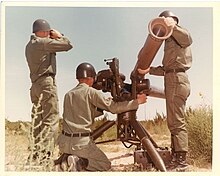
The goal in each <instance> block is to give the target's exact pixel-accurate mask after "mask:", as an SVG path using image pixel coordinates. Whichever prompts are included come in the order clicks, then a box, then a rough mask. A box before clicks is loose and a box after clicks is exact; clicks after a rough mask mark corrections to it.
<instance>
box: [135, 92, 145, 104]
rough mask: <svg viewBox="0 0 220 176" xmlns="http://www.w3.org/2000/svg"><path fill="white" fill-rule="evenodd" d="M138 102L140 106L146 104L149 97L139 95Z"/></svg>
mask: <svg viewBox="0 0 220 176" xmlns="http://www.w3.org/2000/svg"><path fill="white" fill-rule="evenodd" d="M137 101H138V104H144V103H146V102H147V96H146V94H138V95H137Z"/></svg>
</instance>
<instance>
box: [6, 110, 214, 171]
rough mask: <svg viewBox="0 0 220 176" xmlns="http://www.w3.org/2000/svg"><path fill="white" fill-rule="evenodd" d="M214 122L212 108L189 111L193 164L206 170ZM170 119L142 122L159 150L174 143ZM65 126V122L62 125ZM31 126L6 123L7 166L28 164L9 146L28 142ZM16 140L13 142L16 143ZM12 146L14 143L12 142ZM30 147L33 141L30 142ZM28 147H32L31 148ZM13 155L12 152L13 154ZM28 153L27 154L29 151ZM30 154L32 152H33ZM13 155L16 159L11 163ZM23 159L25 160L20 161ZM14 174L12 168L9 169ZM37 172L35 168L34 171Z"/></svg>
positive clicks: (104, 137) (105, 136)
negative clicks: (168, 122) (169, 125)
mask: <svg viewBox="0 0 220 176" xmlns="http://www.w3.org/2000/svg"><path fill="white" fill-rule="evenodd" d="M212 118H213V112H212V108H211V107H208V106H201V107H198V108H194V109H192V108H188V109H187V111H186V122H187V130H188V135H189V162H190V164H191V165H193V166H196V167H200V168H201V167H206V166H207V165H211V164H212ZM106 120H107V119H106V118H103V119H101V120H98V121H96V122H95V124H94V126H93V128H94V129H95V128H97V127H98V126H100V125H101V124H102V123H104V122H105V121H106ZM166 123H167V122H166V116H165V115H164V114H162V115H161V114H156V116H155V118H154V120H148V121H141V124H142V125H143V126H144V128H145V129H147V131H148V132H149V133H150V134H151V135H152V136H153V139H155V141H156V142H157V143H158V142H159V146H160V145H161V144H162V145H166V146H167V144H169V142H170V133H169V130H168V128H167V124H166ZM61 124H62V121H61ZM30 125H31V123H30V122H20V121H19V122H10V121H8V120H7V119H6V121H5V129H6V151H5V152H6V165H10V164H15V165H16V163H19V162H21V161H22V162H23V161H24V159H23V158H24V157H23V156H20V155H21V153H22V152H23V151H24V150H27V149H24V148H21V147H17V148H16V147H14V144H11V145H12V146H10V144H9V140H10V141H11V138H13V139H17V140H18V139H19V137H21V136H26V138H27V140H26V141H25V142H26V143H27V142H28V139H29V137H28V134H27V131H26V132H25V130H24V129H28V127H29V126H30ZM116 135H117V131H116V127H115V126H113V127H111V128H110V129H109V130H107V131H106V132H105V133H104V134H103V135H102V136H101V138H100V139H99V140H100V141H103V140H109V139H114V138H116ZM13 139H12V140H13ZM162 141H168V142H166V144H163V143H161V142H162ZM10 143H11V142H10ZM29 144H30V141H29ZM12 147H14V150H17V151H14V152H11V148H12ZM27 147H28V146H27ZM9 151H10V152H9ZM26 152H27V151H26ZM7 154H8V155H9V156H8V155H7ZM29 154H30V150H29ZM10 155H13V157H14V158H13V159H12V161H11V159H10V157H12V156H10ZM20 157H23V158H22V159H20ZM6 170H10V168H8V169H6ZM15 170H16V171H20V170H28V171H30V170H31V169H30V167H29V169H25V168H24V167H23V168H19V169H18V168H16V169H15ZM32 170H33V168H32ZM39 171H46V170H45V169H43V170H42V169H39Z"/></svg>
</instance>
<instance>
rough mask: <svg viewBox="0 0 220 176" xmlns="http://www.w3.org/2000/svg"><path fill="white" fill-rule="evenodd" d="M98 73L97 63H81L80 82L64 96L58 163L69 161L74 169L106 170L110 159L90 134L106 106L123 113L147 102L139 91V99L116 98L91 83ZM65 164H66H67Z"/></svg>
mask: <svg viewBox="0 0 220 176" xmlns="http://www.w3.org/2000/svg"><path fill="white" fill-rule="evenodd" d="M95 77H96V72H95V69H94V67H93V66H92V65H91V64H89V63H82V64H80V65H79V66H78V67H77V69H76V78H77V79H78V81H79V84H78V85H77V86H76V87H75V88H73V89H72V90H70V91H69V92H67V93H66V95H65V98H64V112H63V131H62V134H61V135H60V136H59V140H58V144H59V148H60V151H61V152H62V153H63V155H61V157H60V158H59V159H58V160H56V161H55V165H57V166H58V170H59V168H60V167H59V166H60V164H61V168H60V169H62V170H65V168H64V167H63V163H65V162H66V160H67V164H68V166H71V167H70V168H68V170H71V171H82V170H87V171H107V170H109V169H110V168H111V163H110V161H109V160H108V158H107V157H106V155H105V154H104V153H103V152H102V151H101V150H100V149H99V148H98V147H97V146H96V145H95V143H94V141H93V139H92V137H91V136H90V135H91V125H92V124H93V122H94V119H95V117H97V116H100V115H102V114H103V110H105V111H108V112H111V113H116V114H118V113H122V112H126V111H130V110H135V109H137V108H138V105H139V104H143V103H145V102H146V95H145V94H141V95H138V97H137V99H136V100H131V101H124V102H115V101H113V100H112V99H111V98H106V97H105V95H104V94H103V93H102V92H100V91H99V90H96V89H94V88H93V87H92V85H93V83H94V81H95ZM64 166H65V165H64Z"/></svg>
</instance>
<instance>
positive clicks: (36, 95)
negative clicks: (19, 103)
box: [25, 19, 72, 159]
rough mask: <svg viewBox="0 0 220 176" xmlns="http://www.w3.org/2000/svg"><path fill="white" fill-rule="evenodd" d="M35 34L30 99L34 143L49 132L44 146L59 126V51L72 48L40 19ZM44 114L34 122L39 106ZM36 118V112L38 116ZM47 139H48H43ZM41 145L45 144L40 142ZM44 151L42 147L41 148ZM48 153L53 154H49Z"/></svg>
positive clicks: (31, 50)
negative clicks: (44, 131)
mask: <svg viewBox="0 0 220 176" xmlns="http://www.w3.org/2000/svg"><path fill="white" fill-rule="evenodd" d="M33 33H34V34H35V35H32V36H31V39H30V41H29V42H28V44H27V45H26V50H25V55H26V59H27V63H28V66H29V69H30V79H31V83H32V86H31V89H30V96H31V102H32V103H33V108H32V120H34V127H33V128H34V134H33V135H34V143H35V147H36V146H37V144H39V134H41V133H43V132H42V130H43V129H44V128H45V129H46V131H47V130H48V131H47V134H46V135H47V136H46V139H44V144H43V146H44V145H45V146H46V145H47V144H48V142H49V141H52V140H55V139H56V137H57V131H58V124H59V109H58V97H57V87H56V84H55V75H56V52H62V51H68V50H70V49H71V48H72V45H71V44H70V41H69V40H68V39H67V38H66V37H64V36H63V35H62V34H61V33H60V32H58V31H57V30H54V29H51V28H50V25H49V23H48V22H47V21H46V20H43V19H38V20H36V21H35V22H34V23H33ZM41 96H42V99H41V101H40V107H39V108H38V109H37V110H39V111H41V112H42V113H41V114H38V115H37V118H35V119H33V117H34V116H33V115H34V111H35V110H36V105H37V103H38V101H39V99H40V97H41ZM35 115H36V113H35ZM44 138H45V136H44ZM41 142H42V141H41ZM41 149H42V148H41ZM38 150H39V148H35V154H34V156H33V159H37V158H38V157H39V153H38V152H45V151H38ZM47 154H50V152H49V153H47Z"/></svg>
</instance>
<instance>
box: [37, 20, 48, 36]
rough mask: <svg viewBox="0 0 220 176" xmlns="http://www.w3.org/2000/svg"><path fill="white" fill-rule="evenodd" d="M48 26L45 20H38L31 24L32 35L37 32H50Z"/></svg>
mask: <svg viewBox="0 0 220 176" xmlns="http://www.w3.org/2000/svg"><path fill="white" fill-rule="evenodd" d="M50 30H51V28H50V25H49V23H48V22H47V21H46V20H43V19H38V20H36V21H35V22H34V23H33V33H35V32H38V31H50Z"/></svg>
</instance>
